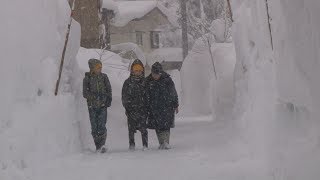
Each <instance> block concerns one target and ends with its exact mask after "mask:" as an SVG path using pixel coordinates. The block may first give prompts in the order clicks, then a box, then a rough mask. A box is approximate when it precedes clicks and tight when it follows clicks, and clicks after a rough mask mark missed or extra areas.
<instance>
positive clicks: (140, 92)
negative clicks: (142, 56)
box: [122, 59, 148, 151]
mask: <svg viewBox="0 0 320 180" xmlns="http://www.w3.org/2000/svg"><path fill="white" fill-rule="evenodd" d="M146 103H147V99H146V91H145V70H144V66H143V63H142V62H141V61H140V60H139V59H136V60H135V61H134V62H133V63H132V65H131V73H130V77H129V78H128V79H127V80H126V81H125V82H124V84H123V87H122V104H123V107H124V108H125V110H126V115H127V117H128V131H129V149H130V150H132V151H133V150H135V139H134V135H135V133H136V132H137V130H138V131H140V132H141V136H142V144H143V150H146V149H148V130H147V105H146Z"/></svg>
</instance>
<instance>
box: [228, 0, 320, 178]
mask: <svg viewBox="0 0 320 180" xmlns="http://www.w3.org/2000/svg"><path fill="white" fill-rule="evenodd" d="M268 2H269V14H270V17H271V19H272V20H271V29H272V38H273V47H274V49H273V51H272V47H271V40H270V32H269V25H268V18H267V8H266V0H242V1H238V0H232V1H231V3H232V9H233V14H234V20H235V22H234V25H233V31H234V33H233V40H234V42H235V45H236V53H237V64H236V69H235V88H236V105H235V114H236V116H237V117H238V118H240V120H239V122H238V123H239V125H240V126H241V127H242V129H243V135H244V136H243V137H244V140H245V141H246V143H247V144H248V150H249V151H252V154H253V157H256V158H259V159H260V160H261V169H262V170H263V172H264V175H262V177H265V179H277V180H278V179H279V180H280V179H281V180H284V179H288V180H289V179H290V180H295V179H297V180H298V179H308V180H313V179H318V177H319V176H320V173H319V171H318V170H317V169H318V168H317V167H319V164H320V163H319V162H320V156H319V149H320V148H319V137H320V136H319V135H320V131H319V116H320V114H319V113H320V94H319V91H320V83H319V78H318V77H319V76H320V71H319V68H320V65H319V58H320V54H319V47H320V38H319V37H320V33H319V32H320V22H319V21H317V18H318V17H319V16H320V12H319V10H318V9H319V7H320V1H317V0H309V1H301V0H281V1H278V0H268Z"/></svg>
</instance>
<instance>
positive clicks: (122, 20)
mask: <svg viewBox="0 0 320 180" xmlns="http://www.w3.org/2000/svg"><path fill="white" fill-rule="evenodd" d="M115 3H116V6H117V10H115V9H114V8H113V7H112V8H110V0H104V5H103V12H105V13H103V16H104V17H105V18H102V19H105V21H104V23H105V25H106V31H107V33H106V34H107V36H108V33H109V36H110V37H106V38H110V44H111V45H115V44H121V43H128V42H131V43H135V44H137V45H138V46H139V47H140V48H141V49H142V50H143V52H144V53H145V54H148V53H151V52H152V51H153V50H155V49H158V48H160V47H161V45H160V36H161V34H162V33H165V32H164V31H165V29H168V28H169V29H170V28H172V29H174V28H176V27H177V25H176V23H175V22H174V20H172V19H173V18H171V16H170V15H169V14H170V13H168V10H167V9H166V8H165V7H163V6H162V5H161V4H159V3H158V2H156V1H117V2H115ZM110 10H113V13H112V12H111V11H110ZM110 17H114V18H112V20H111V22H110Z"/></svg>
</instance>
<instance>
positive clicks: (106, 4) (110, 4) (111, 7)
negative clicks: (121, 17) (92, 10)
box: [102, 0, 119, 14]
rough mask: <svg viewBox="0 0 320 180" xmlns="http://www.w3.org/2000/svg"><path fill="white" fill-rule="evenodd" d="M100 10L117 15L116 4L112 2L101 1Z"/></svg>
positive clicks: (109, 0)
mask: <svg viewBox="0 0 320 180" xmlns="http://www.w3.org/2000/svg"><path fill="white" fill-rule="evenodd" d="M102 8H105V9H108V10H112V11H114V12H115V14H117V13H119V9H118V4H117V3H116V2H115V1H114V0H103V5H102Z"/></svg>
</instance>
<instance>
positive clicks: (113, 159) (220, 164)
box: [25, 122, 257, 180]
mask: <svg viewBox="0 0 320 180" xmlns="http://www.w3.org/2000/svg"><path fill="white" fill-rule="evenodd" d="M176 126H177V127H176V128H175V129H174V130H173V133H172V145H173V149H171V150H168V151H160V150H158V149H157V142H156V137H155V133H154V132H152V131H150V147H151V148H150V150H148V151H141V150H140V149H137V150H136V151H135V152H129V151H128V150H127V148H128V147H127V146H128V145H127V144H128V143H127V136H126V133H125V132H126V129H125V128H123V129H119V131H116V132H114V133H113V134H111V135H110V136H109V137H110V138H109V141H111V142H113V143H112V146H110V149H109V152H108V153H107V154H96V153H93V152H92V151H89V150H88V151H85V152H83V153H80V154H74V155H73V156H68V157H62V158H60V159H56V160H54V161H50V162H47V163H44V164H43V165H42V166H41V167H35V168H33V169H26V171H25V172H26V174H27V175H28V176H29V178H30V179H32V180H44V179H45V180H125V179H133V180H135V179H140V180H149V179H154V180H157V179H174V180H179V179H181V180H186V179H190V180H195V179H201V180H204V179H208V180H209V179H210V180H213V179H219V180H221V179H225V180H233V179H239V180H241V179H247V177H252V176H254V175H255V174H256V173H257V170H256V169H257V164H256V162H254V161H250V160H249V159H248V157H249V156H248V153H247V152H245V148H240V147H239V146H240V145H239V144H238V143H235V142H239V141H236V140H235V139H236V138H237V137H235V136H233V135H234V134H235V133H230V132H232V131H233V128H232V127H231V126H229V125H228V123H225V122H193V123H192V122H189V123H177V125H176ZM136 137H137V138H136V140H137V141H139V143H138V145H137V148H139V146H140V136H136ZM254 167H255V168H254Z"/></svg>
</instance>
